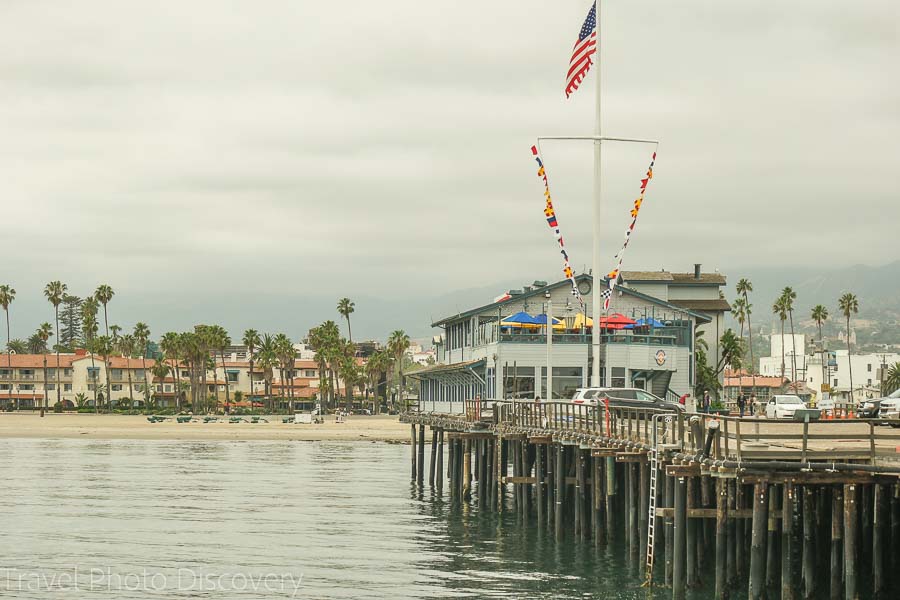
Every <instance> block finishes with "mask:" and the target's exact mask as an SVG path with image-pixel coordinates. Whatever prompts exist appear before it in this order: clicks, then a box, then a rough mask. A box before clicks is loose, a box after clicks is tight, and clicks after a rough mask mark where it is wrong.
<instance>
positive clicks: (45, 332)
mask: <svg viewBox="0 0 900 600" xmlns="http://www.w3.org/2000/svg"><path fill="white" fill-rule="evenodd" d="M35 335H36V336H37V337H38V338H40V340H41V342H43V344H44V348H45V351H44V353H43V354H44V402H43V403H42V404H41V416H42V417H43V416H44V410H45V409H46V408H47V406H49V402H48V398H47V352H46V347H47V340H49V339H50V336H51V335H53V325H51V324H50V323H42V324H41V326H40V327H38V330H37V331H36V332H35Z"/></svg>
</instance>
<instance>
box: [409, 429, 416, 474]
mask: <svg viewBox="0 0 900 600" xmlns="http://www.w3.org/2000/svg"><path fill="white" fill-rule="evenodd" d="M409 431H410V436H411V438H412V446H411V447H412V452H411V453H410V454H412V456H411V457H410V458H411V460H412V475H411V481H415V480H416V426H415V425H410V426H409Z"/></svg>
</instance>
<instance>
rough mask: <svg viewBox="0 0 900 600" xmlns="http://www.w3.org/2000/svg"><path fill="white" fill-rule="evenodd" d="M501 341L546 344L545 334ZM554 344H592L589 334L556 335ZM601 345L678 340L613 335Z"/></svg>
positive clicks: (673, 340) (674, 339)
mask: <svg viewBox="0 0 900 600" xmlns="http://www.w3.org/2000/svg"><path fill="white" fill-rule="evenodd" d="M500 341H501V342H503V343H512V344H546V343H547V335H546V334H543V333H501V334H500ZM553 343H554V344H590V343H591V334H589V333H554V334H553ZM600 343H601V344H642V345H648V346H675V345H677V344H678V338H677V337H676V336H674V335H612V334H603V335H601V336H600Z"/></svg>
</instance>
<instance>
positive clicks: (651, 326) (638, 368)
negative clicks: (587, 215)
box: [409, 265, 730, 410]
mask: <svg viewBox="0 0 900 600" xmlns="http://www.w3.org/2000/svg"><path fill="white" fill-rule="evenodd" d="M577 284H578V287H579V290H580V292H581V294H582V296H583V298H584V303H585V311H586V312H587V313H588V318H589V313H590V307H591V297H592V294H593V293H594V290H593V289H592V282H591V277H590V276H589V275H584V274H583V275H579V276H577ZM724 284H725V277H724V276H722V275H720V274H718V273H702V272H701V271H700V266H699V265H696V267H695V270H694V272H693V273H669V272H667V271H660V272H623V273H622V278H621V284H620V285H619V286H618V287H617V288H616V293H615V295H614V297H613V298H612V300H611V304H610V309H609V311H607V312H604V314H602V315H600V317H601V321H602V319H603V318H604V317H609V316H612V315H616V314H619V315H624V316H625V317H626V318H628V319H630V320H633V321H637V324H638V326H636V327H634V328H629V329H612V328H610V329H604V330H603V331H602V335H601V346H600V365H601V369H602V371H601V373H600V382H601V385H606V386H615V387H625V386H633V387H639V388H643V389H646V390H648V391H651V392H653V393H654V394H656V395H658V396H662V397H668V398H670V399H672V398H677V397H679V396H681V395H683V394H692V395H693V394H694V389H693V388H694V360H693V359H694V332H695V329H696V328H698V327H699V328H701V329H706V330H709V331H710V332H711V334H707V336H706V339H707V340H708V343H709V346H710V348H713V347H714V346H716V345H717V344H716V340H717V339H718V337H719V336H720V335H721V333H722V332H723V323H724V313H725V312H726V311H728V310H730V307H729V305H728V303H727V301H725V300H724V298H723V296H722V293H721V291H720V287H721V286H723V285H724ZM571 292H572V290H571V284H570V283H569V282H568V281H560V282H557V283H553V284H550V285H547V284H546V282H541V281H536V282H535V283H534V284H533V285H530V286H525V287H524V288H523V289H521V290H511V291H510V292H509V293H508V294H506V295H504V297H503V298H501V299H499V301H496V302H493V303H490V304H485V305H483V306H478V307H475V308H472V309H470V310H467V311H464V312H461V313H459V314H456V315H452V316H448V317H446V318H443V319H440V320H439V321H436V322H434V323H433V324H432V326H433V327H440V328H441V329H443V330H444V331H443V333H442V334H441V335H440V336H438V337H437V338H436V356H435V359H436V361H437V364H436V365H434V366H432V367H429V368H426V369H422V370H419V371H416V372H414V373H410V375H409V376H410V377H412V378H414V379H417V380H418V381H419V384H420V391H419V399H420V400H419V401H420V405H421V407H422V408H423V409H431V408H432V407H435V408H437V407H438V406H441V407H443V408H445V409H446V408H447V407H448V406H452V403H461V402H462V401H463V400H466V399H471V398H475V396H476V395H477V396H481V397H482V398H486V399H499V398H512V397H518V398H534V397H535V396H537V395H540V396H541V397H542V398H547V397H548V393H547V389H546V387H547V384H546V366H547V346H546V342H547V335H546V329H545V327H544V326H537V327H535V326H531V327H524V328H517V327H512V326H505V325H501V323H502V322H503V321H504V320H506V319H508V318H509V317H510V316H511V315H515V314H517V313H519V312H524V313H527V314H529V315H541V314H543V313H544V310H545V306H546V303H547V301H548V300H549V301H550V303H551V304H552V310H553V317H554V318H556V319H559V320H560V325H557V327H556V328H554V333H553V340H552V341H553V344H552V368H553V390H552V392H553V393H552V396H553V398H570V397H571V396H572V393H573V392H574V391H575V389H576V388H579V387H583V386H586V385H588V383H589V382H590V380H591V369H592V356H591V352H592V348H591V331H590V328H589V327H586V326H585V325H586V324H587V320H586V318H585V315H584V314H582V309H581V307H580V306H579V304H578V302H577V300H576V299H575V298H574V297H573V296H572V293H571ZM710 358H711V359H712V358H713V357H710ZM452 409H453V410H458V408H452Z"/></svg>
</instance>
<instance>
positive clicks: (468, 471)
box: [462, 438, 472, 502]
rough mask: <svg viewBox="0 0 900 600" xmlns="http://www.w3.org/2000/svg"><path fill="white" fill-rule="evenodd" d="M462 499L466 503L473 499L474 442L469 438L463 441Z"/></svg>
mask: <svg viewBox="0 0 900 600" xmlns="http://www.w3.org/2000/svg"><path fill="white" fill-rule="evenodd" d="M462 499H463V501H464V502H468V501H469V500H471V499H472V441H471V440H470V439H469V438H466V439H465V440H463V489H462Z"/></svg>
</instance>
